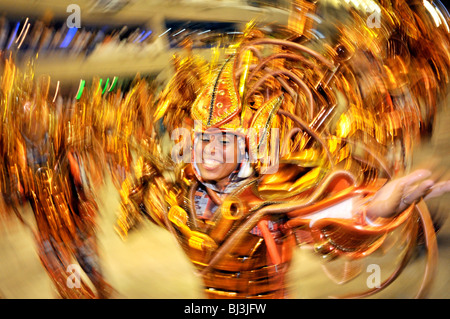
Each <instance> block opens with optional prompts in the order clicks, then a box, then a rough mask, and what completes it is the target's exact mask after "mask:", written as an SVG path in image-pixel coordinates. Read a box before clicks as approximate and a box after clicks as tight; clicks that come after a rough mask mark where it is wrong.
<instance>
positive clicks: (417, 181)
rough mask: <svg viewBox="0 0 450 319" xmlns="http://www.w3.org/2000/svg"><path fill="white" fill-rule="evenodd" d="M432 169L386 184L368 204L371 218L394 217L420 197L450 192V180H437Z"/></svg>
mask: <svg viewBox="0 0 450 319" xmlns="http://www.w3.org/2000/svg"><path fill="white" fill-rule="evenodd" d="M430 176H431V171H429V170H427V169H419V170H416V171H414V172H412V173H410V174H408V175H406V176H404V177H402V178H398V179H395V180H392V181H390V182H388V183H387V184H386V185H384V186H383V187H382V188H381V189H380V190H379V191H378V192H377V193H376V195H375V196H374V197H373V199H372V200H371V201H370V203H369V204H368V205H367V209H366V214H367V218H369V219H372V220H374V219H376V218H378V217H383V218H389V217H393V216H395V215H397V214H399V213H401V212H402V211H404V210H405V209H406V208H408V207H409V206H410V205H412V204H414V203H416V202H418V201H419V200H420V199H422V198H423V199H429V198H434V197H439V196H441V195H443V194H444V193H447V192H450V180H446V181H442V182H436V181H435V180H433V179H431V178H430Z"/></svg>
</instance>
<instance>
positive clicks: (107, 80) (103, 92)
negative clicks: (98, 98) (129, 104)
mask: <svg viewBox="0 0 450 319" xmlns="http://www.w3.org/2000/svg"><path fill="white" fill-rule="evenodd" d="M108 84H109V78H107V79H106V83H105V87H104V88H103V91H102V94H105V92H106V88H107V87H108Z"/></svg>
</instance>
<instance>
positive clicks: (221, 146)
mask: <svg viewBox="0 0 450 319" xmlns="http://www.w3.org/2000/svg"><path fill="white" fill-rule="evenodd" d="M194 151H195V162H196V164H197V168H198V171H199V173H200V176H201V177H202V178H203V180H204V181H205V182H209V183H215V184H216V186H217V187H218V188H219V189H221V188H223V187H225V186H226V182H227V181H228V177H229V176H230V174H231V173H233V171H235V170H236V169H237V167H238V165H239V158H240V156H239V148H238V137H237V136H236V135H235V134H232V133H224V132H221V131H220V130H218V129H217V130H207V131H206V132H202V133H197V135H196V138H195V144H194Z"/></svg>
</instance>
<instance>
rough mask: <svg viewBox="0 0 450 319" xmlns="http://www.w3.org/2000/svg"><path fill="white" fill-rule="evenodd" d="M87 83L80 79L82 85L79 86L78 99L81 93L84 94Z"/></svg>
mask: <svg viewBox="0 0 450 319" xmlns="http://www.w3.org/2000/svg"><path fill="white" fill-rule="evenodd" d="M85 84H86V81H85V80H83V79H82V80H80V85H79V86H78V92H77V97H76V99H77V100H79V99H80V98H81V95H82V94H83V90H84V85H85Z"/></svg>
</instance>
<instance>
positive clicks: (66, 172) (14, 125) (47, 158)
mask: <svg viewBox="0 0 450 319" xmlns="http://www.w3.org/2000/svg"><path fill="white" fill-rule="evenodd" d="M2 81H3V84H8V86H3V87H2V95H3V97H4V99H3V100H2V102H4V103H3V105H2V111H3V112H4V113H3V114H4V115H5V117H6V118H7V120H6V121H5V122H4V123H7V124H8V127H7V134H6V135H5V136H8V137H9V143H8V146H9V148H8V151H7V152H6V156H7V159H8V162H7V163H8V170H7V171H8V172H10V176H9V177H10V180H11V182H10V184H9V185H10V189H9V191H8V193H9V194H10V195H11V196H9V197H11V198H12V200H10V201H9V203H10V205H12V209H14V211H15V212H16V215H17V216H18V217H19V218H20V219H21V220H22V221H23V222H24V223H26V225H27V226H29V227H30V229H31V231H32V233H33V235H34V237H35V240H36V243H37V247H38V255H39V258H40V260H41V262H42V264H43V266H44V267H45V269H46V271H47V272H48V274H49V277H50V279H51V280H52V282H53V283H54V285H55V288H56V290H57V292H58V295H59V297H61V298H106V297H108V296H109V294H110V292H111V287H110V286H109V284H107V282H106V281H105V279H104V278H103V274H102V270H101V264H100V258H99V251H98V247H97V239H96V212H97V209H98V207H97V203H96V198H95V194H94V192H93V190H92V189H91V186H90V179H89V177H88V172H89V171H88V170H87V169H86V168H85V167H84V164H83V162H84V161H83V158H87V157H89V156H87V155H86V153H89V152H94V154H95V152H98V151H99V150H98V149H95V150H93V147H94V146H95V144H93V143H91V141H89V140H85V139H84V138H85V136H84V135H80V134H77V133H79V132H82V133H84V132H85V131H86V130H85V129H86V128H82V127H74V123H76V121H72V122H71V121H68V118H67V117H66V116H65V115H64V114H62V113H58V111H57V110H56V107H55V105H54V104H52V103H51V102H50V101H49V99H48V94H49V89H50V78H49V77H47V76H43V77H40V78H39V79H37V80H35V79H34V77H33V71H32V67H30V68H29V69H28V70H27V71H26V72H24V73H21V72H20V71H19V70H18V69H17V68H16V67H15V65H14V63H13V61H12V59H9V60H7V61H6V67H5V72H4V74H3V77H2ZM74 113H76V112H74ZM73 118H74V117H73ZM73 118H72V119H73ZM71 125H72V126H71ZM75 126H76V125H75ZM14 199H15V200H14ZM26 202H29V204H30V206H31V208H32V210H33V213H34V218H35V222H36V223H35V225H34V223H31V224H30V223H28V222H26V219H25V218H22V215H21V213H20V210H21V207H20V205H23V204H25V203H26ZM83 271H84V273H85V274H86V275H87V277H88V278H89V280H90V282H91V284H88V283H87V282H86V281H85V280H84V279H83V278H82V276H81V274H82V272H83ZM74 272H76V275H75V276H74V278H70V275H71V274H73V273H74ZM92 286H93V288H94V290H93V289H92Z"/></svg>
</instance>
